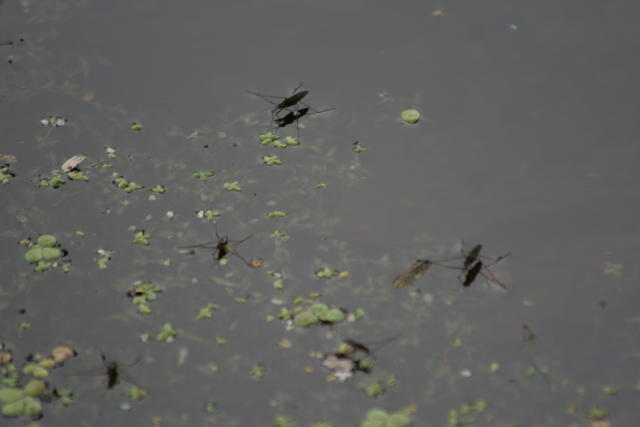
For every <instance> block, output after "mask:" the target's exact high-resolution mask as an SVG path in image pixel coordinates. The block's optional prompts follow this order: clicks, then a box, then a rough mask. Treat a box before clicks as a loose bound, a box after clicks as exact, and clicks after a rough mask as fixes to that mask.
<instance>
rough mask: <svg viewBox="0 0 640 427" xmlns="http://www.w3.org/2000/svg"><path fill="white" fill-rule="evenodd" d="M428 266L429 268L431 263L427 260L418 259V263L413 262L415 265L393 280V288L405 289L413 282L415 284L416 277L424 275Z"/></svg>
mask: <svg viewBox="0 0 640 427" xmlns="http://www.w3.org/2000/svg"><path fill="white" fill-rule="evenodd" d="M430 266H431V261H429V260H427V259H425V260H420V259H419V260H418V261H416V262H415V264H413V265H412V266H411V267H409V269H408V270H407V271H405V272H404V273H402V274H399V275H397V276H396V278H395V279H393V287H394V288H406V287H408V286H411V285H412V284H413V282H415V281H416V279H417V278H418V277H420V276H421V275H422V274H424V272H425V271H427V269H428V268H429V267H430Z"/></svg>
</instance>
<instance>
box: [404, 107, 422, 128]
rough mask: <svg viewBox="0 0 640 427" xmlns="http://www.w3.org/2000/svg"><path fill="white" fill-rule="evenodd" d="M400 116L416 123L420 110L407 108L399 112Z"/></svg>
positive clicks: (410, 122)
mask: <svg viewBox="0 0 640 427" xmlns="http://www.w3.org/2000/svg"><path fill="white" fill-rule="evenodd" d="M400 118H401V119H402V120H403V121H404V122H406V123H409V124H412V125H413V124H416V123H418V120H420V112H419V111H418V110H414V109H413V108H409V109H407V110H404V111H403V112H402V113H400Z"/></svg>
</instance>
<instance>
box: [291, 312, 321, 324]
mask: <svg viewBox="0 0 640 427" xmlns="http://www.w3.org/2000/svg"><path fill="white" fill-rule="evenodd" d="M318 322H319V319H318V317H317V316H316V315H315V314H313V313H312V312H310V311H302V312H300V313H298V314H296V316H295V317H294V318H293V323H294V324H295V325H297V326H301V327H303V328H306V327H308V326H311V325H313V324H314V323H318Z"/></svg>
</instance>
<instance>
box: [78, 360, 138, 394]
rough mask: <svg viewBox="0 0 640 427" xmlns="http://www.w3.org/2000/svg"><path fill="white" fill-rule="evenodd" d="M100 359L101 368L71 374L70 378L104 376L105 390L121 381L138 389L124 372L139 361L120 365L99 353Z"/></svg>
mask: <svg viewBox="0 0 640 427" xmlns="http://www.w3.org/2000/svg"><path fill="white" fill-rule="evenodd" d="M100 359H101V362H102V366H101V367H99V368H93V369H90V370H88V371H84V372H77V373H73V374H71V375H72V376H104V377H105V379H106V381H105V383H106V384H105V385H106V387H107V390H111V389H112V388H114V387H115V386H117V385H118V384H120V382H121V381H124V382H127V383H129V384H131V385H134V386H136V387H139V386H138V384H136V382H135V381H134V380H133V379H132V378H131V377H130V376H129V375H128V374H127V373H126V372H125V370H126V368H130V367H131V366H133V365H135V364H137V363H138V362H139V361H140V359H139V358H138V359H136V360H135V361H134V362H132V363H129V364H126V365H124V364H122V363H119V362H118V361H116V360H111V359H107V357H106V356H105V355H104V354H103V353H101V354H100Z"/></svg>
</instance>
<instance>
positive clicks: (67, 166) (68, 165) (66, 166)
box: [60, 154, 87, 173]
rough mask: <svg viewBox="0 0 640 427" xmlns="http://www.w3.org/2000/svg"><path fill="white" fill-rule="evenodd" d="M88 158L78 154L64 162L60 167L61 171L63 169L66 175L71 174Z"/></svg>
mask: <svg viewBox="0 0 640 427" xmlns="http://www.w3.org/2000/svg"><path fill="white" fill-rule="evenodd" d="M86 158H87V156H83V155H82V154H76V155H75V156H73V157H70V158H69V159H68V160H67V161H66V162H64V163H63V164H62V166H61V167H60V169H62V171H63V172H65V173H67V172H71V171H72V170H74V169H75V168H76V167H78V165H79V164H80V163H82V162H83V161H84V159H86Z"/></svg>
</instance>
